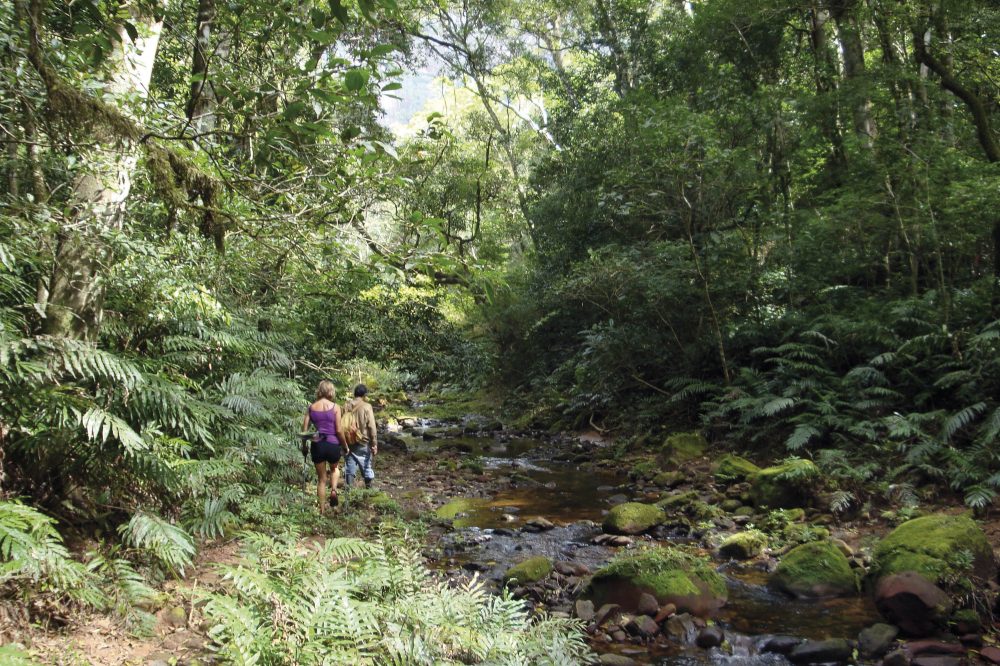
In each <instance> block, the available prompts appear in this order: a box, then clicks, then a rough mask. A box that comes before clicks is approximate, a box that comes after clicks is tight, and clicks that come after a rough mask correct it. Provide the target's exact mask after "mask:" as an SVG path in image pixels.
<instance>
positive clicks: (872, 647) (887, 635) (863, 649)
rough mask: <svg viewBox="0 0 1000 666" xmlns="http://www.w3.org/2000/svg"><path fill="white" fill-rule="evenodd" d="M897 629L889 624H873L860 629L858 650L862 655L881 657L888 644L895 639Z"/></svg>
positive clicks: (887, 648)
mask: <svg viewBox="0 0 1000 666" xmlns="http://www.w3.org/2000/svg"><path fill="white" fill-rule="evenodd" d="M898 634H899V629H898V628H897V627H894V626H893V625H891V624H883V623H881V622H880V623H878V624H873V625H872V626H870V627H868V628H866V629H862V630H861V633H860V634H859V635H858V652H859V653H860V655H861V656H862V657H866V658H869V659H871V658H876V657H881V656H882V655H884V654H885V653H886V652H888V651H889V646H891V645H892V642H893V641H894V640H896V636H897V635H898Z"/></svg>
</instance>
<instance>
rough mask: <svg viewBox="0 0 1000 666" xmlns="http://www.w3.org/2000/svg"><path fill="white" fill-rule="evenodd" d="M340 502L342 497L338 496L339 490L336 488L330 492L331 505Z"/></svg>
mask: <svg viewBox="0 0 1000 666" xmlns="http://www.w3.org/2000/svg"><path fill="white" fill-rule="evenodd" d="M338 504H340V498H339V497H337V491H336V490H334V491H332V492H331V493H330V506H337V505H338Z"/></svg>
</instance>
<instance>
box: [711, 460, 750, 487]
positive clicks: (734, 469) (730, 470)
mask: <svg viewBox="0 0 1000 666" xmlns="http://www.w3.org/2000/svg"><path fill="white" fill-rule="evenodd" d="M759 471H760V467H757V465H754V464H753V463H752V462H750V461H749V460H747V459H746V458H741V457H740V456H736V455H733V454H732V453H727V454H725V455H724V456H722V457H721V458H719V460H718V461H717V462H716V463H715V464H714V465H712V474H714V475H715V479H716V481H721V482H722V483H730V482H732V481H745V480H747V479H752V478H753V477H755V476H756V475H757V473H758V472H759Z"/></svg>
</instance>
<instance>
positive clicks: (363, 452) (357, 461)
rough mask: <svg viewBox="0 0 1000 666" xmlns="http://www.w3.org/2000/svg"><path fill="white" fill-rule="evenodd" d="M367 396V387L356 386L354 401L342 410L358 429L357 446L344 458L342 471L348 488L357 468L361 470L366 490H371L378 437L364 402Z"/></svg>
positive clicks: (372, 411) (369, 408)
mask: <svg viewBox="0 0 1000 666" xmlns="http://www.w3.org/2000/svg"><path fill="white" fill-rule="evenodd" d="M367 394H368V387H367V386H365V385H364V384H358V385H357V386H355V387H354V399H353V400H348V401H347V403H346V404H345V405H344V409H345V410H347V411H349V412H351V413H352V414H353V415H354V418H355V421H356V423H357V428H358V441H357V444H355V445H354V446H352V447H351V455H349V456H346V458H347V467H346V469H345V470H344V482H345V483H346V484H347V487H348V488H350V487H351V485H352V484H353V482H354V476H355V475H356V474H357V473H358V468H361V475H362V478H364V480H365V487H366V488H371V487H372V481H374V480H375V470H373V469H372V458H373V457H375V456H376V455H378V435H377V434H376V430H375V412H374V410H372V406H371V405H370V404H369V403H368V401H367V400H365V396H366V395H367Z"/></svg>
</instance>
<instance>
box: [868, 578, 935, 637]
mask: <svg viewBox="0 0 1000 666" xmlns="http://www.w3.org/2000/svg"><path fill="white" fill-rule="evenodd" d="M875 607H876V608H878V611H879V612H880V613H881V614H882V616H883V617H885V618H886V619H887V620H889V621H890V622H892V623H893V624H895V625H896V626H898V627H899V628H900V629H901V630H902V631H903V633H905V634H909V635H910V636H926V635H928V634H930V633H931V632H933V631H934V629H935V628H936V627H937V626H940V625H943V624H944V623H945V621H946V620H947V618H948V616H949V615H951V609H952V603H951V599H950V598H949V597H948V595H947V594H945V593H944V591H943V590H942V589H941V588H939V587H938V586H936V585H934V584H933V583H931V582H930V581H928V580H927V579H926V578H924V577H923V576H921V575H920V574H918V573H916V572H913V571H906V572H904V573H901V574H896V575H892V576H885V577H883V578H881V579H880V580H879V581H878V584H877V585H876V587H875Z"/></svg>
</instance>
